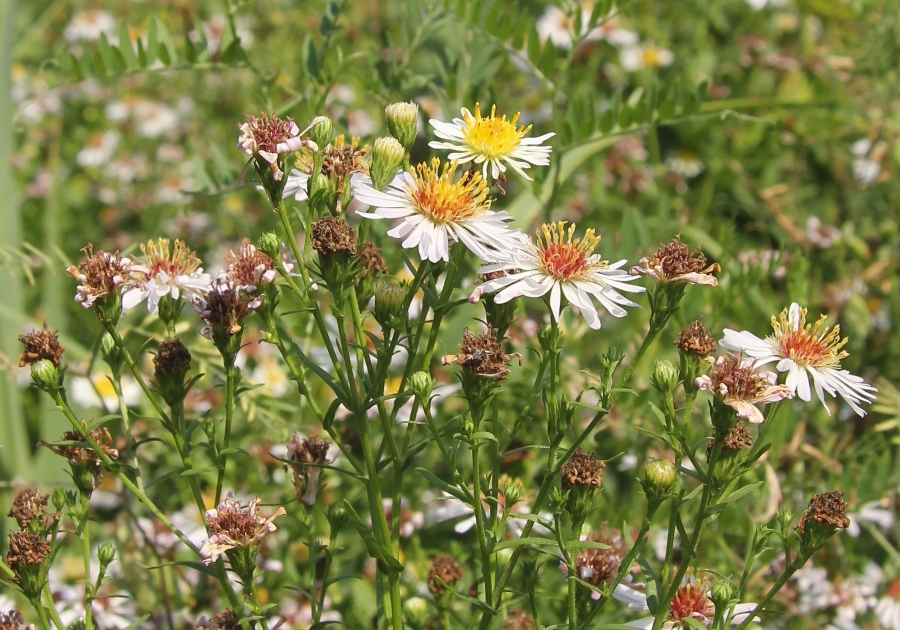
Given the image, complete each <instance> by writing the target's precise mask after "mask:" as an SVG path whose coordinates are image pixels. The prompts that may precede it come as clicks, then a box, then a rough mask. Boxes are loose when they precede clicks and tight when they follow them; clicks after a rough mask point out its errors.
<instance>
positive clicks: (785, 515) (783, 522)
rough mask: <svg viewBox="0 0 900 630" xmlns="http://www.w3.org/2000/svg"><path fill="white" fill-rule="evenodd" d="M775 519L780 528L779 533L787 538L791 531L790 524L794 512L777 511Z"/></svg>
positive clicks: (789, 510)
mask: <svg viewBox="0 0 900 630" xmlns="http://www.w3.org/2000/svg"><path fill="white" fill-rule="evenodd" d="M777 518H778V524H779V525H780V526H781V533H782V534H783V535H785V536H787V534H788V532H790V531H791V523H793V522H794V511H793V510H792V509H790V508H784V509H783V510H779V512H778V515H777Z"/></svg>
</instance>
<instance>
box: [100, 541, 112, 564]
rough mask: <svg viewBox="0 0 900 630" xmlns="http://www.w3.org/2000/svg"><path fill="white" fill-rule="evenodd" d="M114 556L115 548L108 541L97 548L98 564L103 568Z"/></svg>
mask: <svg viewBox="0 0 900 630" xmlns="http://www.w3.org/2000/svg"><path fill="white" fill-rule="evenodd" d="M115 557H116V549H115V547H113V546H112V545H110V544H109V543H103V544H102V545H100V548H99V549H98V550H97V560H99V561H100V566H101V567H103V568H105V567H108V566H109V564H110V563H111V562H112V561H113V560H114V559H115Z"/></svg>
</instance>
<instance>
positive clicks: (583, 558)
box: [575, 526, 628, 599]
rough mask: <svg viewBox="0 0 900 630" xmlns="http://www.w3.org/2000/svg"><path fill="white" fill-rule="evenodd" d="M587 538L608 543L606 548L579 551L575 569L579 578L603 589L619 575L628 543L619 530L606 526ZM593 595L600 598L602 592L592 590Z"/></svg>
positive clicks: (604, 543) (590, 540) (587, 539)
mask: <svg viewBox="0 0 900 630" xmlns="http://www.w3.org/2000/svg"><path fill="white" fill-rule="evenodd" d="M585 540H586V541H588V542H595V543H601V544H603V545H606V548H603V549H600V548H586V549H582V550H581V551H579V552H578V556H577V557H576V558H575V570H576V571H577V575H578V578H579V579H581V580H584V581H585V582H587V583H588V584H590V585H592V586H594V587H596V588H599V589H602V588H603V587H604V586H606V585H607V584H611V583H612V582H613V581H614V580H615V579H616V577H617V576H618V574H619V567H620V566H621V565H622V560H624V559H625V556H626V555H628V544H627V543H626V542H625V540H624V539H623V538H622V534H621V533H620V532H619V531H617V530H608V529H607V528H606V527H605V526H604V527H603V528H602V529H600V530H598V531H594V532H591V534H590V535H589V536H587V538H586V539H585ZM591 597H592V599H599V598H600V594H599V593H597V592H594V591H592V592H591Z"/></svg>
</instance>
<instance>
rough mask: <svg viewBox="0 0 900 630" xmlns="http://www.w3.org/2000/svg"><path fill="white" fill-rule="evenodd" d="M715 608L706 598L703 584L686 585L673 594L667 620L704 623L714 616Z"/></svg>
mask: <svg viewBox="0 0 900 630" xmlns="http://www.w3.org/2000/svg"><path fill="white" fill-rule="evenodd" d="M715 612H716V610H715V606H714V605H713V603H712V601H711V600H710V599H709V597H707V596H706V587H705V585H704V583H703V582H697V583H696V584H686V585H685V586H682V587H681V588H679V589H678V590H677V591H676V592H675V597H674V598H672V605H671V607H670V608H669V619H671V620H672V621H681V620H682V619H697V620H698V621H705V620H707V619H711V618H712V617H713V615H714V614H715Z"/></svg>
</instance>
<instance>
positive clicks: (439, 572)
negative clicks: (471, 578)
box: [428, 556, 463, 595]
mask: <svg viewBox="0 0 900 630" xmlns="http://www.w3.org/2000/svg"><path fill="white" fill-rule="evenodd" d="M462 576H463V570H462V567H460V566H459V562H457V561H456V559H455V558H453V557H452V556H438V557H437V558H435V559H434V562H433V563H432V564H431V570H430V571H428V590H429V591H431V592H432V593H434V594H436V595H441V594H443V592H444V590H445V589H444V585H447V586H453V584H455V583H456V582H458V581H459V580H461V579H462Z"/></svg>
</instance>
